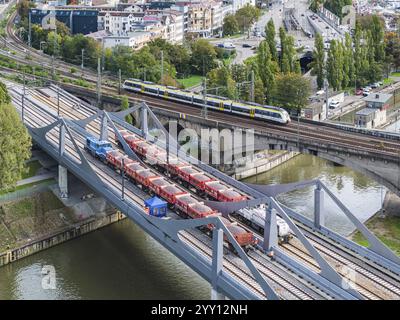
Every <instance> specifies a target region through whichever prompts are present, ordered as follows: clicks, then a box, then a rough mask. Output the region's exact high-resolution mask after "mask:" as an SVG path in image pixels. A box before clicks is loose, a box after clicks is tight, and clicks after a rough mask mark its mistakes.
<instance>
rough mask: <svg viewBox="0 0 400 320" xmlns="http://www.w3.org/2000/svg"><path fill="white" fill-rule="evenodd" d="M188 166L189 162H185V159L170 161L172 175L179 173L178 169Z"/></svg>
mask: <svg viewBox="0 0 400 320" xmlns="http://www.w3.org/2000/svg"><path fill="white" fill-rule="evenodd" d="M187 166H189V164H188V163H187V162H184V161H179V160H178V161H174V162H172V161H170V163H169V172H170V173H171V174H172V175H177V174H178V170H179V169H180V168H183V167H187Z"/></svg>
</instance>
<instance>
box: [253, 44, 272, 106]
mask: <svg viewBox="0 0 400 320" xmlns="http://www.w3.org/2000/svg"><path fill="white" fill-rule="evenodd" d="M257 63H258V74H259V76H260V78H261V80H262V82H263V84H264V88H265V91H266V98H267V101H269V100H270V98H271V94H272V90H273V88H274V83H275V73H276V69H277V68H276V64H275V63H274V62H273V61H272V60H271V52H270V51H269V45H268V43H267V41H265V40H264V41H262V42H261V43H260V45H259V47H258V52H257Z"/></svg>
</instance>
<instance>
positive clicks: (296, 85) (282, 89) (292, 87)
mask: <svg viewBox="0 0 400 320" xmlns="http://www.w3.org/2000/svg"><path fill="white" fill-rule="evenodd" d="M310 92H311V85H310V81H309V80H308V79H306V78H304V77H302V75H301V74H298V73H287V74H280V75H278V76H277V78H276V83H275V88H274V91H273V95H272V102H273V103H274V104H275V105H277V106H280V107H284V108H289V109H297V110H298V109H301V108H304V107H306V106H307V104H308V97H309V96H310Z"/></svg>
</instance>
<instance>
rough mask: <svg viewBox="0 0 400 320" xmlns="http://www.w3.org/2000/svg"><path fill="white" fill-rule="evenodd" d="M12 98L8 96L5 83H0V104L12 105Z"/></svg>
mask: <svg viewBox="0 0 400 320" xmlns="http://www.w3.org/2000/svg"><path fill="white" fill-rule="evenodd" d="M10 102H11V97H10V95H9V94H8V91H7V87H6V85H5V84H4V83H3V82H0V104H5V103H10Z"/></svg>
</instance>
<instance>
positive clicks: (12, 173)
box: [0, 84, 31, 190]
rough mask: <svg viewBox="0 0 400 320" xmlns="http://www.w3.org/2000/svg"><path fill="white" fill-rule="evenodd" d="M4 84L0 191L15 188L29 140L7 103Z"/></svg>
mask: <svg viewBox="0 0 400 320" xmlns="http://www.w3.org/2000/svg"><path fill="white" fill-rule="evenodd" d="M9 102H10V99H9V96H8V94H7V90H6V87H5V86H4V84H1V85H0V146H1V147H0V163H1V165H0V190H7V189H10V188H13V187H15V185H16V182H17V181H18V180H20V179H21V177H22V173H23V172H24V171H25V170H26V169H25V161H26V160H27V159H29V157H30V148H31V138H30V136H29V134H28V132H27V130H26V128H25V127H24V125H23V124H22V122H21V121H20V119H19V116H18V113H17V111H16V110H15V108H14V107H13V106H11V104H10V103H9Z"/></svg>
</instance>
